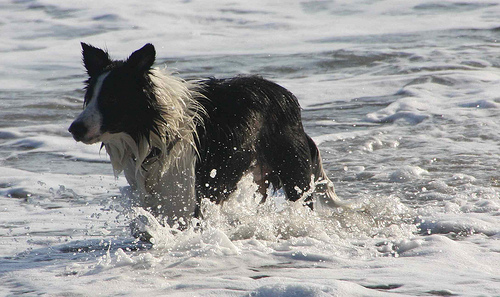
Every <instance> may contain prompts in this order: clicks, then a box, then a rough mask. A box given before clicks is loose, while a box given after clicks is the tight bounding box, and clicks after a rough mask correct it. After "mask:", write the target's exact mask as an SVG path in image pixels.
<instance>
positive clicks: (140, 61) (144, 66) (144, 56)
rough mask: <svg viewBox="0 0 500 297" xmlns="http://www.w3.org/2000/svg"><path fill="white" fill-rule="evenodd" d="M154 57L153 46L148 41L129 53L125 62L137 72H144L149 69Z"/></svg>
mask: <svg viewBox="0 0 500 297" xmlns="http://www.w3.org/2000/svg"><path fill="white" fill-rule="evenodd" d="M155 58H156V50H155V47H154V46H153V45H152V44H151V43H148V44H146V45H145V46H143V47H142V48H140V49H138V50H136V51H135V52H133V53H132V55H130V57H129V58H128V60H127V64H128V65H129V66H130V67H132V68H133V69H135V70H137V71H139V72H141V73H142V72H146V71H148V70H149V69H151V66H153V63H154V62H155Z"/></svg>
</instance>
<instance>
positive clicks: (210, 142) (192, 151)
mask: <svg viewBox="0 0 500 297" xmlns="http://www.w3.org/2000/svg"><path fill="white" fill-rule="evenodd" d="M82 48H83V63H84V66H85V68H86V70H87V73H88V76H89V78H88V80H87V81H86V93H85V100H84V110H83V112H82V113H81V114H80V115H79V116H78V117H77V118H76V120H75V121H74V122H73V123H72V124H71V126H70V127H69V132H71V134H72V135H73V137H74V139H75V140H76V141H81V142H83V143H85V144H92V143H96V142H102V146H103V147H105V148H106V151H107V153H108V154H109V156H110V159H111V164H112V166H113V169H114V172H115V174H116V175H118V174H119V173H120V172H122V171H124V174H125V176H126V178H127V181H128V183H129V184H130V186H131V188H132V189H133V191H134V193H136V195H137V196H138V198H139V200H140V206H141V207H143V208H144V209H146V210H147V211H149V212H150V213H151V214H153V215H154V216H155V217H156V218H157V219H159V220H163V222H165V223H167V224H169V225H172V224H173V223H175V222H186V221H187V222H189V221H190V218H191V217H193V216H194V217H199V216H201V209H200V204H201V200H202V199H203V198H207V199H210V200H211V201H213V202H215V203H220V204H222V203H223V202H224V201H226V200H227V199H228V198H229V197H230V195H231V193H232V192H233V191H234V190H235V189H236V186H237V183H238V181H239V180H240V179H241V178H242V176H243V175H244V174H247V173H252V174H253V178H254V181H255V183H256V184H257V185H258V186H259V192H260V193H261V194H262V196H263V200H265V199H266V193H267V188H268V187H269V186H271V185H272V187H273V188H274V189H280V188H282V189H283V191H284V192H285V194H286V198H287V199H288V200H290V201H297V200H299V201H301V202H302V203H303V204H305V205H307V206H309V207H310V208H311V209H312V208H313V192H314V193H316V195H317V197H316V198H320V199H317V200H321V201H322V202H324V203H326V204H327V205H330V206H333V207H335V206H338V205H340V204H339V201H337V198H336V195H335V192H334V188H333V184H332V182H331V181H330V180H329V179H328V177H327V176H326V174H325V171H324V170H323V167H322V163H321V158H320V154H319V151H318V148H317V147H316V145H315V144H314V142H313V140H312V139H311V138H310V137H309V136H308V135H307V134H306V133H305V132H304V128H303V127H302V123H301V110H300V106H299V103H298V101H297V98H296V97H295V96H294V95H293V94H292V93H290V92H289V91H288V90H286V89H285V88H283V87H281V86H279V85H277V84H275V83H273V82H270V81H268V80H265V79H263V78H261V77H259V76H237V77H234V78H228V79H215V78H208V79H203V80H198V81H184V80H182V79H180V78H178V77H175V76H172V75H171V74H169V73H166V72H165V71H161V70H159V69H156V68H152V66H153V63H154V62H155V56H156V51H155V48H154V46H153V45H152V44H146V45H145V46H144V47H142V48H141V49H139V50H137V51H135V52H134V53H132V55H131V56H130V57H129V58H128V59H127V60H124V61H120V60H112V59H110V57H109V55H108V53H107V52H106V51H103V50H101V49H98V48H95V47H93V46H91V45H88V44H85V43H82ZM181 218H182V219H181ZM181 227H182V226H181Z"/></svg>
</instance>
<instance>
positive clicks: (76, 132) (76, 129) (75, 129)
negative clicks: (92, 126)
mask: <svg viewBox="0 0 500 297" xmlns="http://www.w3.org/2000/svg"><path fill="white" fill-rule="evenodd" d="M68 131H69V133H71V134H73V138H74V139H75V140H76V141H80V140H82V139H83V137H84V136H85V134H87V127H86V126H85V124H84V123H83V122H81V121H75V122H73V123H72V124H71V126H69V129H68Z"/></svg>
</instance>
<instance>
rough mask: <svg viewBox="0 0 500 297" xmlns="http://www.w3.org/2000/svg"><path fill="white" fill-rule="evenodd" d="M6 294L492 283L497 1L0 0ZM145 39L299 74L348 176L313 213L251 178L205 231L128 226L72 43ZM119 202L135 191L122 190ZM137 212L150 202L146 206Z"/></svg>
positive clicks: (196, 65) (202, 61)
mask: <svg viewBox="0 0 500 297" xmlns="http://www.w3.org/2000/svg"><path fill="white" fill-rule="evenodd" d="M0 8H1V9H0V16H1V18H0V19H1V20H2V21H1V22H0V28H1V29H0V30H1V32H2V38H3V42H2V44H0V56H1V57H2V58H1V59H2V60H1V62H0V105H1V108H0V160H1V161H0V246H1V248H0V279H1V283H2V285H0V294H1V295H23V294H24V295H56V296H60V295H68V296H94V295H99V294H100V295H105V296H107V295H130V296H136V295H141V294H149V295H168V296H331V295H334V296H378V295H380V296H385V295H388V294H389V293H391V294H393V295H400V296H408V295H409V296H415V295H417V296H443V295H444V296H446V295H448V296H450V295H458V296H496V295H499V294H500V268H499V265H498V263H500V253H499V252H500V227H499V226H500V221H499V217H500V200H499V196H498V193H499V191H498V189H499V181H500V175H499V174H498V173H497V170H496V169H497V167H498V165H499V164H500V159H499V156H498V153H499V145H498V143H499V140H500V127H499V126H500V122H499V120H498V118H499V115H500V95H499V94H500V83H499V82H500V69H499V67H500V60H499V58H498V56H499V55H498V53H499V52H500V51H499V50H500V46H499V44H498V39H500V30H499V28H500V23H499V22H498V20H499V19H500V5H499V3H497V2H496V1H481V2H478V1H470V2H467V1H465V2H464V1H440V2H436V1H416V0H415V1H404V2H401V1H389V0H384V1H301V2H294V1H279V2H276V1H274V2H273V1H269V2H267V1H257V2H255V1H253V2H251V3H250V2H248V3H234V2H231V3H228V2H224V1H215V2H214V1H211V2H210V3H208V2H207V3H205V2H197V1H185V2H171V3H168V2H166V3H165V2H155V3H150V4H149V5H144V4H138V3H136V2H134V1H120V2H119V4H118V2H116V3H114V1H112V2H110V1H108V2H104V1H100V2H97V1H95V2H94V1H90V2H85V3H81V4H80V3H72V2H68V1H61V0H50V1H49V0H47V1H39V0H33V1H31V0H26V1H9V2H6V3H2V4H0ZM80 41H84V42H89V43H91V44H94V45H96V46H99V47H107V48H108V49H109V51H110V53H111V55H112V57H114V58H125V57H126V56H127V55H128V54H130V52H132V51H133V50H135V49H137V48H139V47H141V46H142V45H143V44H144V43H146V42H152V43H154V44H155V45H156V47H157V52H158V58H157V66H159V67H164V66H165V65H166V66H167V67H168V68H169V69H174V70H175V71H177V72H178V73H179V75H181V76H182V77H185V78H191V77H200V76H201V77H206V76H216V77H227V76H231V75H236V74H240V73H243V74H260V75H263V76H264V77H266V78H269V79H272V80H274V81H276V82H278V83H280V84H282V85H283V86H285V87H286V88H288V89H289V90H291V91H292V92H294V93H295V94H296V95H297V97H298V98H299V101H300V103H301V105H302V107H303V108H304V110H303V114H302V115H303V122H304V125H305V128H306V131H307V132H308V133H309V134H310V135H311V136H312V137H313V139H314V140H315V141H316V142H317V143H318V144H319V146H320V149H321V153H322V157H323V160H324V164H325V168H326V170H327V171H328V174H329V176H330V178H331V179H332V181H334V183H335V185H336V190H337V194H338V195H339V197H341V198H342V199H343V200H346V201H348V202H349V203H350V206H351V209H350V210H338V211H335V212H333V213H332V212H328V211H325V212H315V213H312V212H310V211H308V209H304V208H303V207H301V206H298V205H294V204H288V203H285V202H284V201H283V197H282V195H280V194H279V193H278V194H276V195H274V197H273V199H269V200H268V202H266V203H265V204H262V205H258V204H257V202H256V201H259V198H258V197H254V195H253V194H252V193H253V190H254V189H255V185H252V184H251V183H250V182H249V181H247V180H243V181H242V183H241V186H240V191H239V192H238V193H236V194H235V195H234V197H233V200H232V202H231V203H227V204H226V205H225V206H224V207H223V208H220V207H219V206H214V205H211V204H209V203H207V204H206V205H205V211H206V220H205V221H204V222H203V226H204V228H203V231H199V230H186V231H184V232H176V231H175V230H171V229H168V228H157V229H156V230H155V232H156V233H155V234H156V236H155V239H154V240H155V244H154V245H150V244H148V245H145V244H140V243H137V242H134V240H133V238H132V237H131V236H130V234H129V229H128V223H129V221H130V219H132V218H133V216H134V214H133V213H131V212H130V211H129V208H128V207H127V203H126V199H125V198H124V197H123V195H122V192H120V189H121V188H122V189H123V187H126V181H125V179H124V178H123V177H120V178H119V179H115V178H114V177H113V174H112V169H111V165H110V163H109V160H108V158H107V156H106V154H105V152H104V151H101V152H100V150H99V145H93V146H85V145H83V144H80V143H75V142H74V141H73V139H72V138H71V136H70V135H69V133H68V132H67V127H68V126H69V124H70V123H71V121H72V119H73V118H74V117H75V116H76V115H77V114H78V113H79V112H80V111H81V107H82V102H83V89H82V88H83V83H82V82H83V81H84V80H85V74H84V70H83V67H82V66H81V57H80V45H79V42H80ZM124 201H125V202H124ZM138 211H139V212H140V210H138Z"/></svg>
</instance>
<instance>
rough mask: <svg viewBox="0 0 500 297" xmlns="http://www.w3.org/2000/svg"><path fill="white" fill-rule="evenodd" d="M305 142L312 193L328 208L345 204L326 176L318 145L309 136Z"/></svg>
mask: <svg viewBox="0 0 500 297" xmlns="http://www.w3.org/2000/svg"><path fill="white" fill-rule="evenodd" d="M307 142H308V144H309V150H310V152H311V164H312V171H313V175H314V181H313V182H314V194H315V196H316V197H317V199H316V201H317V202H319V203H321V205H322V206H327V207H330V208H336V207H344V206H347V203H346V202H343V201H341V200H340V199H339V198H338V197H337V194H335V187H334V186H333V182H332V181H331V180H330V179H329V178H328V176H327V175H326V172H325V170H324V169H323V163H322V162H321V154H320V152H319V149H318V147H317V146H316V144H315V143H314V141H313V140H312V139H311V137H309V136H307Z"/></svg>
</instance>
